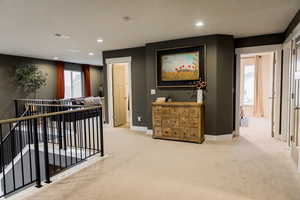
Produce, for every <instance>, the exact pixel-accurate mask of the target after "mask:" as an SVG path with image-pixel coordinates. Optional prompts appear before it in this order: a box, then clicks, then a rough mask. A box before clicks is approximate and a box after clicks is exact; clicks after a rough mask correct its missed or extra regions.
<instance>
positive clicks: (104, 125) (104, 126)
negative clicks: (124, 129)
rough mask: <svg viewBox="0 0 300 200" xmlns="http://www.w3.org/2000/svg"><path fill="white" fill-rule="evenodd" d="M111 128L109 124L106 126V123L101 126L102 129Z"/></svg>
mask: <svg viewBox="0 0 300 200" xmlns="http://www.w3.org/2000/svg"><path fill="white" fill-rule="evenodd" d="M111 127H112V125H111V124H107V123H104V124H103V128H111Z"/></svg>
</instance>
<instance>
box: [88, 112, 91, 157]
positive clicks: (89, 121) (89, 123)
mask: <svg viewBox="0 0 300 200" xmlns="http://www.w3.org/2000/svg"><path fill="white" fill-rule="evenodd" d="M88 125H89V157H90V156H91V120H90V118H88Z"/></svg>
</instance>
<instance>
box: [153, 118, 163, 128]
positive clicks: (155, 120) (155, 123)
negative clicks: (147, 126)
mask: <svg viewBox="0 0 300 200" xmlns="http://www.w3.org/2000/svg"><path fill="white" fill-rule="evenodd" d="M161 125H162V123H161V119H159V118H153V126H154V127H161Z"/></svg>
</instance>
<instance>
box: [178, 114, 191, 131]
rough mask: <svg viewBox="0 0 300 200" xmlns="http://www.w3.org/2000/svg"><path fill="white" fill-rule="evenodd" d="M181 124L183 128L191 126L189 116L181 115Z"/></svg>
mask: <svg viewBox="0 0 300 200" xmlns="http://www.w3.org/2000/svg"><path fill="white" fill-rule="evenodd" d="M179 125H180V127H181V128H188V127H189V126H190V123H189V118H187V117H180V121H179Z"/></svg>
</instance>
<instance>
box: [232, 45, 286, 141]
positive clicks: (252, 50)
mask: <svg viewBox="0 0 300 200" xmlns="http://www.w3.org/2000/svg"><path fill="white" fill-rule="evenodd" d="M281 50H282V45H266V46H257V47H245V48H237V49H236V50H235V53H236V83H235V84H236V97H235V100H236V105H235V106H236V109H235V111H236V112H235V119H236V120H235V135H239V129H240V80H241V79H240V75H241V74H240V73H241V55H242V54H255V53H264V52H275V60H276V63H275V80H274V82H275V88H274V90H275V94H274V95H275V100H274V101H275V113H274V115H275V134H274V135H275V137H276V138H279V139H281V136H280V134H279V119H280V98H281V96H280V91H281V86H280V80H281Z"/></svg>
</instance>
